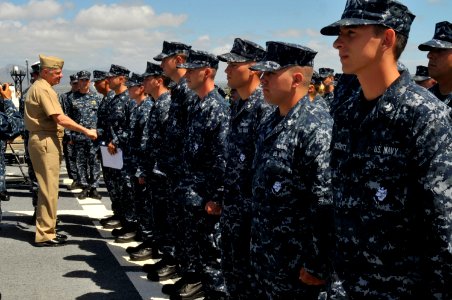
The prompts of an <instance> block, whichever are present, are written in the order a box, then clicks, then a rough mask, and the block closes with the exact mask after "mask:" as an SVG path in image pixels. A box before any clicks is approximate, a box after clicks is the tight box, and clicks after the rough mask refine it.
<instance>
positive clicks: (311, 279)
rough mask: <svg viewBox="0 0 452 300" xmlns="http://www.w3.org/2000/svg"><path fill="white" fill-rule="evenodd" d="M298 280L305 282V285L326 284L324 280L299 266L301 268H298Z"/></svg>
mask: <svg viewBox="0 0 452 300" xmlns="http://www.w3.org/2000/svg"><path fill="white" fill-rule="evenodd" d="M300 280H301V282H303V283H304V284H307V285H324V284H326V281H325V280H323V279H319V278H317V277H315V276H313V275H311V274H309V273H308V271H306V269H305V268H301V270H300Z"/></svg>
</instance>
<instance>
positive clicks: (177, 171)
mask: <svg viewBox="0 0 452 300" xmlns="http://www.w3.org/2000/svg"><path fill="white" fill-rule="evenodd" d="M194 97H195V94H194V93H193V91H191V90H190V89H189V88H188V86H187V80H186V79H185V78H181V79H180V81H179V82H178V83H177V84H176V85H175V86H173V87H172V88H171V104H170V108H169V111H168V119H167V120H166V130H165V133H164V141H163V144H162V148H161V149H162V150H161V151H160V152H159V155H158V156H157V157H156V162H157V166H158V167H157V168H158V170H160V171H162V172H163V173H164V174H165V175H166V176H167V180H168V183H169V187H170V191H169V192H170V195H168V198H169V199H170V201H171V203H169V204H168V205H169V208H170V210H169V211H168V216H167V222H168V226H169V227H168V228H170V230H173V233H172V236H173V242H174V243H175V244H174V247H175V248H174V256H173V257H170V259H175V260H177V261H178V262H179V263H181V264H182V265H181V267H182V269H186V268H188V266H187V265H186V262H187V259H186V257H185V254H184V251H183V245H181V243H182V241H183V240H184V236H185V228H184V226H183V225H182V224H181V223H180V220H181V219H182V218H183V217H184V213H183V209H182V206H181V205H180V204H179V203H178V201H177V200H176V197H175V195H174V189H175V188H176V187H177V185H178V184H179V182H180V179H181V177H182V175H183V174H184V170H183V169H182V167H181V166H182V151H183V143H184V139H185V137H186V134H187V115H188V112H189V110H190V106H191V103H192V102H193V98H194ZM167 236H169V235H167ZM168 254H170V253H168ZM183 264H185V265H183Z"/></svg>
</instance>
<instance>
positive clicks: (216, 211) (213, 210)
mask: <svg viewBox="0 0 452 300" xmlns="http://www.w3.org/2000/svg"><path fill="white" fill-rule="evenodd" d="M204 209H205V210H206V212H207V213H208V214H209V215H214V216H219V215H221V205H220V204H218V203H216V202H214V201H209V202H207V203H206V206H205V207H204Z"/></svg>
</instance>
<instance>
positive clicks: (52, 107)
mask: <svg viewBox="0 0 452 300" xmlns="http://www.w3.org/2000/svg"><path fill="white" fill-rule="evenodd" d="M40 105H41V107H42V109H43V111H44V113H45V114H46V115H47V116H48V117H50V116H52V115H61V114H64V112H63V109H62V108H61V105H60V102H59V101H58V96H57V94H56V93H50V92H49V91H48V90H44V91H43V92H42V94H41V97H40Z"/></svg>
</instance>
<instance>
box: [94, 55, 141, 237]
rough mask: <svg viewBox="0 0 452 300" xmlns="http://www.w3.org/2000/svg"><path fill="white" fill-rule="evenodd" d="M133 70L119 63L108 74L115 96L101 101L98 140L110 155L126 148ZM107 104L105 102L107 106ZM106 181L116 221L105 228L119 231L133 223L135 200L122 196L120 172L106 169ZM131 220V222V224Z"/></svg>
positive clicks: (112, 221) (108, 219)
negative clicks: (132, 203)
mask: <svg viewBox="0 0 452 300" xmlns="http://www.w3.org/2000/svg"><path fill="white" fill-rule="evenodd" d="M129 73H130V71H129V70H128V69H127V68H125V67H123V66H119V65H116V64H112V65H111V67H110V71H109V72H108V73H107V74H106V78H107V81H108V85H109V88H110V89H111V90H112V91H113V92H114V93H115V94H114V95H112V96H109V95H107V96H106V97H105V99H104V100H102V102H101V105H100V107H101V110H99V114H98V117H97V119H98V124H97V125H98V126H97V132H98V139H99V142H100V143H101V144H100V145H101V146H105V147H107V150H108V152H109V153H110V154H112V155H114V154H117V150H118V148H120V149H122V148H123V147H124V146H125V144H126V143H125V141H124V140H123V139H122V138H123V136H124V133H125V132H126V131H127V128H128V120H127V116H126V113H127V109H128V107H129V101H130V97H129V92H128V91H127V87H126V85H125V83H126V81H127V78H128V76H129ZM104 101H105V103H104ZM102 172H103V176H104V181H105V184H106V186H107V190H108V194H109V196H110V200H111V203H112V210H113V215H114V218H106V219H104V220H103V221H102V225H103V226H104V228H107V229H111V228H118V227H121V226H123V227H124V226H127V225H129V222H131V223H133V215H128V216H126V211H129V212H130V210H128V209H127V203H126V202H128V203H129V204H130V202H131V201H132V199H124V197H123V183H124V182H123V176H122V172H121V170H118V169H114V168H109V167H103V168H102ZM128 221H129V222H128Z"/></svg>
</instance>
